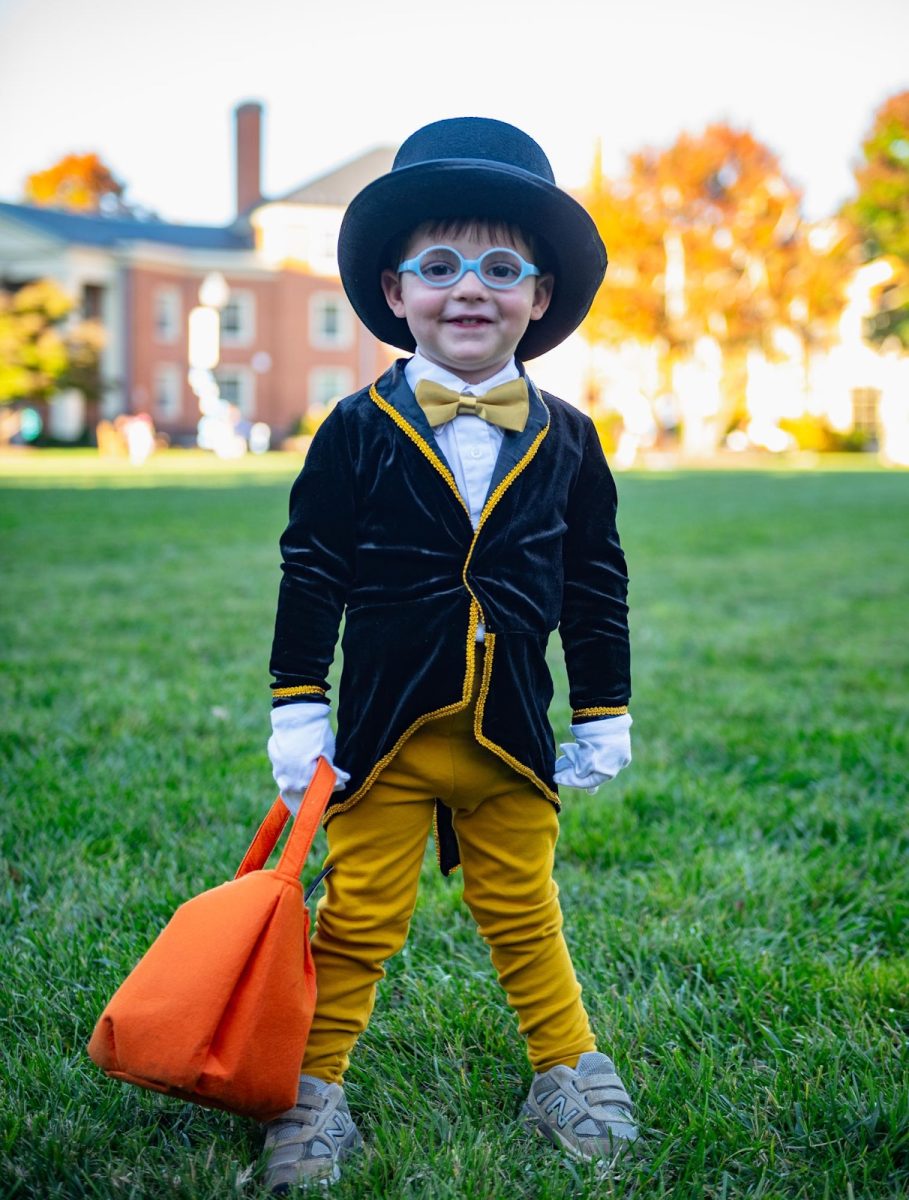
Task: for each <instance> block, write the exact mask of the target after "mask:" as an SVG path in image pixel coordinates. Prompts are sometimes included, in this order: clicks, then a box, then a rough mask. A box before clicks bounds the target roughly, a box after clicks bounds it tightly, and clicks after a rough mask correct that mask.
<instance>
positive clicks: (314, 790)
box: [234, 756, 335, 879]
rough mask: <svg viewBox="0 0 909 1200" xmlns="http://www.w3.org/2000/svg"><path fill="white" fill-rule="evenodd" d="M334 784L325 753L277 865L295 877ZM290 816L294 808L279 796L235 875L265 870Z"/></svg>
mask: <svg viewBox="0 0 909 1200" xmlns="http://www.w3.org/2000/svg"><path fill="white" fill-rule="evenodd" d="M334 787H335V773H334V770H333V769H332V767H331V766H330V764H329V762H328V759H327V758H325V757H324V756H323V757H321V758H320V759H319V761H318V763H317V764H316V770H315V774H314V775H313V777H312V780H311V781H310V784H309V787H308V788H307V789H306V792H305V793H304V795H303V799H302V801H301V802H300V809H299V812H298V813H297V815H296V817H295V819H294V823H293V828H292V829H291V831H290V836H289V837H288V839H287V841H286V843H285V844H284V849H283V850H282V851H281V857H280V859H279V860H278V866H277V868H276V869H277V870H278V871H280V872H281V874H282V875H292V876H293V877H294V879H298V878H299V876H300V872H301V871H302V870H303V864H304V863H305V862H306V856H307V854H308V853H309V848H310V846H311V845H312V841H313V838H314V837H315V836H316V830H317V829H318V827H319V822H320V821H321V819H322V814H323V813H324V812H325V806H326V805H327V804H328V801H329V799H330V798H331V794H332V792H333V791H334ZM289 816H290V810H289V809H288V807H287V805H286V804H285V803H284V801H283V800H282V799H281V797H280V796H279V797H278V798H277V800H275V802H274V804H273V805H272V806H271V808H270V809H269V810H268V813H267V814H266V816H265V820H264V821H263V822H262V824H261V825H260V826H259V828H258V829H257V830H256V836H255V837H254V838H253V840H252V842H251V843H250V847H249V849H248V850H247V851H246V854H245V855H244V856H243V861H242V862H241V863H240V865H239V867H238V868H237V873H236V875H235V876H234V879H239V878H240V877H241V876H242V875H248V874H249V873H250V871H261V870H262V868H263V867H264V866H265V864H266V863H267V862H268V856H269V855H270V854H271V852H272V850H274V848H275V846H276V845H277V843H278V838H279V837H280V836H281V831H282V830H283V828H284V826H285V825H286V824H287V819H288V817H289Z"/></svg>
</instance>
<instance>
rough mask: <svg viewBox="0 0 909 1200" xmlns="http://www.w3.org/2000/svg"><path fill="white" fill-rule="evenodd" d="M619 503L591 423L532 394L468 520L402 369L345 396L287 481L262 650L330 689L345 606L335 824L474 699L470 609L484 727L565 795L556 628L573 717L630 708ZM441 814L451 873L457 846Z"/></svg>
mask: <svg viewBox="0 0 909 1200" xmlns="http://www.w3.org/2000/svg"><path fill="white" fill-rule="evenodd" d="M615 509H616V494H615V487H614V484H613V481H612V477H611V475H610V472H609V468H608V467H607V465H606V461H605V459H604V458H603V453H602V450H601V449H600V445H599V441H598V439H597V436H596V431H595V429H594V427H593V424H592V423H591V421H590V420H589V418H587V417H586V416H584V415H583V414H581V413H579V412H578V411H577V410H575V409H573V408H572V407H571V406H570V405H568V404H565V403H564V402H563V401H561V400H558V399H557V398H556V397H554V396H550V395H548V394H543V393H539V392H538V391H537V390H536V389H534V388H531V409H530V418H529V420H528V423H527V426H526V428H525V430H524V431H523V433H508V432H506V434H505V435H504V438H503V442H502V447H501V450H500V452H499V457H498V460H497V463H496V467H495V471H494V473H493V477H492V481H491V484H490V489H489V493H488V498H487V501H486V504H485V506H484V510H483V515H482V516H481V520H480V525H479V528H478V529H477V531H476V532H475V531H474V529H473V527H472V525H471V522H470V519H469V516H468V513H467V510H466V507H465V505H464V501H463V499H462V498H461V496H460V493H459V492H458V490H457V487H456V485H455V483H454V479H453V477H452V474H451V469H450V467H449V465H448V463H447V462H446V461H445V458H444V456H443V454H442V451H441V449H440V448H439V445H438V443H437V441H436V439H435V437H434V435H433V433H432V430H431V429H430V427H429V425H428V423H427V422H426V419H425V417H424V415H423V413H422V411H421V410H420V408H419V406H418V405H417V403H416V400H415V398H414V395H413V392H412V391H411V389H410V387H409V386H408V384H407V382H406V379H405V378H404V374H403V363H401V362H398V363H396V364H395V365H394V366H393V367H392V368H391V369H390V370H389V371H388V372H387V373H386V374H385V375H383V376H382V378H381V379H379V380H378V381H377V383H376V384H375V385H373V386H371V387H370V388H366V389H363V390H362V391H361V392H358V393H356V394H355V395H353V396H351V397H348V398H347V399H346V400H342V401H341V402H340V404H338V406H337V407H336V408H335V409H334V411H333V412H332V413H331V415H330V416H329V417H328V419H327V420H326V421H325V423H324V424H323V425H322V426H321V428H320V429H319V432H318V433H317V434H316V436H315V438H314V439H313V443H312V446H311V448H310V451H309V454H308V456H307V461H306V465H305V466H304V468H303V471H302V472H301V473H300V476H299V478H298V479H297V482H296V483H295V485H294V488H293V491H292V493H291V503H290V510H291V519H290V523H289V525H288V527H287V530H286V532H285V534H284V537H283V539H282V543H281V547H282V553H283V556H284V576H283V579H282V583H281V589H280V594H279V602H278V613H277V619H276V626H275V640H274V647H273V652H272V660H271V670H272V674H273V675H274V677H275V694H276V697H277V698H278V699H279V700H292V701H297V700H311V701H315V702H320V701H322V700H323V697H324V696H325V693H326V690H327V681H326V676H327V673H328V668H329V666H330V664H331V661H332V657H333V654H334V646H335V641H336V638H337V633H338V627H339V624H340V620H341V614H342V611H343V610H344V607H345V605H346V623H345V630H344V639H343V653H344V672H343V676H342V680H341V688H340V701H339V706H338V744H337V761H338V762H339V763H340V764H341V766H343V767H344V769H345V770H346V771H348V772H349V773H350V775H351V780H350V782H349V783H348V785H347V787H346V789H345V791H344V792H339V793H336V795H335V797H334V799H333V801H332V804H331V805H330V807H329V810H328V813H327V819H328V820H330V819H331V817H332V816H333V815H335V814H336V813H338V812H340V811H343V810H344V809H347V808H349V807H351V806H353V805H354V804H356V803H357V801H358V800H359V799H360V798H361V797H362V796H363V795H364V794H365V792H366V791H367V789H368V787H369V786H370V784H371V783H372V782H373V780H374V779H375V778H376V777H377V775H378V774H379V771H380V770H381V769H382V767H383V766H384V765H386V763H387V762H389V761H390V759H391V757H392V756H393V755H394V753H395V751H396V749H397V748H399V746H400V745H401V744H402V742H403V741H404V740H406V738H407V736H408V735H409V734H411V733H412V732H413V731H414V730H415V729H416V728H418V727H419V726H420V725H421V724H423V723H424V722H425V721H426V720H428V719H430V718H432V717H433V716H441V715H444V714H446V713H450V712H454V711H456V710H458V709H460V708H465V707H466V706H467V703H468V700H469V697H470V694H471V688H472V684H473V674H474V668H475V645H476V642H475V633H476V625H477V622H478V621H480V620H481V619H482V620H483V622H484V624H485V626H486V630H487V634H486V645H487V653H486V661H485V664H484V665H485V677H484V679H483V681H482V685H481V692H480V700H479V704H478V720H477V738H478V740H479V741H480V743H481V744H482V745H486V746H488V747H489V748H490V749H491V750H493V752H494V753H496V754H497V755H498V756H499V757H501V758H503V759H504V761H506V762H508V763H509V764H510V765H511V766H512V767H513V768H514V769H515V770H517V771H518V772H519V773H520V774H522V775H524V776H526V777H527V778H529V779H531V780H532V782H533V783H534V784H535V786H536V787H537V788H539V790H540V791H541V792H542V793H543V794H544V795H545V796H546V797H547V798H548V799H549V800H551V801H552V802H553V803H554V804H556V805H558V795H557V791H556V788H555V784H554V781H553V767H554V762H555V757H554V747H553V736H552V731H551V729H550V726H549V722H548V719H547V715H546V712H547V708H548V706H549V703H550V701H551V699H552V683H551V680H550V677H549V671H548V668H547V666H546V662H545V651H546V643H547V640H548V637H549V634H550V632H551V631H552V630H554V629H555V628H556V627H557V626H558V627H559V629H560V633H561V637H562V642H563V645H564V648H565V656H566V663H567V666H568V674H569V683H570V700H571V705H572V709H573V711H574V718H575V719H576V720H577V719H583V718H584V717H596V716H604V715H610V714H612V713H616V714H617V713H623V712H625V711H626V708H627V704H628V699H629V694H630V683H629V652H628V626H627V607H626V590H627V575H626V570H625V561H624V556H623V554H622V550H621V546H620V544H619V540H618V536H617V534H616V529H615ZM439 816H440V820H439V834H440V841H441V843H442V844H441V845H440V852H441V863H442V867H443V870H444V871H446V873H447V872H448V871H449V870H450V869H451V868H452V867H453V866H454V865H455V863H456V861H457V858H456V854H457V844H456V841H455V840H454V839H453V838H451V837H450V836H448V835H449V832H450V827H449V824H448V821H447V818H446V815H445V814H444V813H443V812H441V811H440V814H439Z"/></svg>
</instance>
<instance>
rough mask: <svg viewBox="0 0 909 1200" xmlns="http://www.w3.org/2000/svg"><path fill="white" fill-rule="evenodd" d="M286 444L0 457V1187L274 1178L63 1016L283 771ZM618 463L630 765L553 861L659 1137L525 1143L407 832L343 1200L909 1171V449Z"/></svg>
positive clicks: (125, 961)
mask: <svg viewBox="0 0 909 1200" xmlns="http://www.w3.org/2000/svg"><path fill="white" fill-rule="evenodd" d="M46 461H47V462H51V460H46ZM72 461H75V460H72ZM281 467H282V460H279V459H278V460H270V461H269V465H268V467H267V469H266V468H265V467H260V468H256V469H254V470H253V471H252V472H246V471H245V470H243V469H240V468H237V467H233V468H222V469H220V470H215V469H212V467H211V462H210V460H209V461H208V462H206V463H205V464H204V465H199V466H198V468H196V467H194V468H193V469H192V471H191V472H190V473H188V474H185V475H184V474H181V473H180V472H179V471H174V470H173V469H171V468H170V467H167V468H166V469H165V468H163V467H156V466H154V465H151V466H150V467H149V468H147V469H146V470H144V471H143V472H139V473H137V472H134V471H132V472H131V471H130V470H127V469H124V470H121V471H119V472H114V473H111V472H110V471H106V470H103V469H102V468H100V467H99V466H98V465H97V463H93V460H90V459H86V461H85V462H84V463H81V464H80V465H78V466H77V467H75V468H73V469H68V468H65V467H64V468H60V469H57V468H53V467H48V468H41V469H40V470H39V469H37V468H35V469H21V468H19V469H17V470H15V471H13V472H9V473H7V474H6V477H5V479H4V480H3V481H2V486H0V556H2V561H3V563H4V567H3V581H4V582H3V615H2V629H0V655H2V658H3V671H2V688H3V692H4V697H3V698H4V705H3V717H2V739H3V742H2V744H3V753H2V761H0V771H2V789H3V790H2V795H3V799H2V834H3V854H4V863H3V865H2V902H0V903H2V908H0V913H2V933H0V936H2V955H3V972H2V982H0V997H2V999H0V1016H2V1062H0V1097H2V1099H0V1196H2V1197H3V1198H4V1200H6V1198H10V1200H12V1198H14V1197H40V1198H41V1200H45V1198H48V1200H50V1198H54V1197H60V1198H67V1200H69V1198H70V1197H74V1198H75V1197H80V1198H81V1197H92V1198H98V1200H105V1198H107V1197H116V1198H120V1197H123V1198H126V1197H132V1198H144V1197H162V1198H163V1197H168V1198H170V1197H195V1198H198V1200H224V1198H225V1197H229V1196H233V1195H237V1194H240V1192H241V1191H242V1194H243V1195H244V1196H247V1197H255V1196H257V1195H261V1194H263V1193H262V1190H261V1173H260V1169H259V1168H258V1166H257V1165H256V1161H257V1154H258V1149H259V1145H260V1140H261V1133H260V1131H259V1129H258V1128H257V1127H256V1126H255V1125H253V1124H251V1123H249V1122H245V1121H242V1120H240V1119H235V1118H231V1117H229V1116H227V1115H225V1114H222V1113H216V1112H212V1111H207V1110H202V1109H197V1108H194V1107H192V1106H189V1105H184V1104H181V1103H179V1102H177V1101H172V1100H168V1099H164V1098H161V1097H158V1096H155V1095H152V1094H150V1093H143V1092H140V1091H139V1090H137V1089H134V1088H130V1087H127V1086H124V1085H121V1084H117V1083H114V1082H111V1081H109V1080H107V1079H105V1078H104V1077H103V1076H102V1075H101V1074H100V1072H98V1071H97V1070H96V1068H94V1066H93V1065H92V1064H91V1063H90V1061H89V1060H88V1058H87V1056H86V1054H85V1044H86V1041H87V1039H88V1037H89V1034H90V1033H91V1029H92V1026H93V1024H94V1021H95V1020H96V1018H97V1016H98V1014H99V1013H100V1011H101V1009H102V1007H103V1006H104V1004H105V1002H106V1001H107V999H108V998H109V996H110V994H111V993H112V992H113V990H114V989H115V988H116V987H117V985H118V984H119V983H120V981H121V979H122V978H123V976H124V975H125V974H126V973H127V972H128V970H129V969H130V968H131V967H132V965H133V963H134V962H135V961H136V959H137V957H138V956H139V955H140V954H141V953H142V952H143V951H144V949H145V948H146V946H147V945H148V943H149V942H150V941H151V939H152V938H153V937H154V935H155V934H156V932H157V931H158V929H159V928H160V927H161V925H162V924H163V923H164V922H165V921H166V919H167V918H168V917H169V915H170V914H171V912H172V911H173V909H174V908H175V907H176V906H177V904H178V903H180V902H181V901H182V900H184V899H185V898H187V897H188V896H189V895H191V894H193V893H195V892H197V891H199V890H201V889H202V888H204V887H207V886H211V885H213V884H215V883H218V882H221V881H222V880H223V879H224V878H226V877H227V876H228V875H229V874H231V873H232V871H233V869H234V867H235V866H236V864H237V862H238V861H239V858H240V855H241V854H242V851H243V850H244V849H245V846H246V844H247V842H248V840H249V837H250V836H251V833H252V831H253V829H254V827H255V825H256V823H257V821H258V819H259V817H260V816H261V814H262V812H263V811H264V809H265V808H266V807H267V805H268V804H269V803H270V802H271V800H272V799H273V795H274V790H273V786H272V783H271V779H270V771H269V767H268V763H267V759H266V756H265V749H264V746H265V740H266V736H267V730H268V674H267V661H268V652H269V646H270V641H271V628H272V621H273V612H274V602H275V595H276V588H277V580H278V568H277V552H276V541H277V537H278V535H279V533H280V530H281V528H282V524H283V520H284V514H285V511H286V496H287V487H288V485H289V482H290V474H289V473H288V472H289V471H290V470H291V469H292V467H291V466H289V465H286V469H281ZM100 484H103V485H104V486H98V485H100ZM619 489H620V496H621V511H620V518H621V530H622V534H623V540H624V542H625V545H626V549H627V552H628V557H629V563H630V570H631V579H632V591H631V602H632V617H633V630H632V634H633V648H634V679H635V695H634V701H633V704H632V712H633V714H634V718H635V726H634V738H635V741H634V745H635V761H634V764H633V766H632V767H631V768H630V769H629V770H627V771H625V772H623V774H622V775H621V776H620V778H619V779H618V780H616V781H615V782H614V783H612V784H610V785H609V786H608V787H607V788H605V789H603V791H602V792H601V794H600V795H598V796H587V795H586V794H582V793H573V792H567V793H565V795H564V808H563V818H562V838H561V841H560V845H559V850H560V857H559V861H558V866H557V874H558V880H559V883H560V886H561V890H562V899H563V905H564V909H565V917H566V926H567V932H568V938H569V942H570V945H571V947H572V949H573V954H574V958H575V964H576V967H577V970H578V974H579V976H580V978H581V981H582V983H583V985H584V989H585V996H586V999H587V1003H588V1006H589V1009H590V1011H591V1015H592V1018H593V1020H594V1023H595V1027H596V1028H597V1030H598V1032H599V1035H600V1039H601V1046H602V1047H603V1048H605V1049H609V1050H611V1051H612V1053H613V1054H614V1056H615V1058H616V1061H617V1064H618V1067H619V1070H620V1072H621V1073H622V1075H623V1077H624V1078H625V1081H626V1083H628V1085H629V1087H630V1089H631V1090H632V1092H633V1094H634V1095H635V1097H636V1099H637V1102H638V1106H639V1113H640V1116H641V1119H642V1123H643V1125H644V1127H645V1130H646V1147H645V1150H644V1152H643V1153H642V1156H641V1159H640V1161H639V1163H638V1164H637V1165H636V1166H635V1167H634V1168H632V1169H630V1170H629V1171H628V1172H627V1173H626V1174H625V1175H624V1176H623V1177H622V1178H620V1179H618V1180H616V1181H613V1182H612V1183H609V1184H606V1183H603V1182H597V1181H596V1179H595V1178H594V1176H593V1174H592V1173H591V1172H590V1171H587V1170H585V1169H580V1168H578V1167H576V1166H573V1165H571V1164H568V1163H566V1162H563V1161H561V1160H560V1159H559V1158H558V1156H557V1155H556V1154H555V1153H554V1152H553V1151H551V1150H550V1149H549V1148H548V1147H547V1146H546V1145H545V1144H543V1143H542V1142H539V1143H537V1142H535V1141H532V1140H530V1139H528V1138H527V1137H526V1136H525V1134H524V1133H523V1131H522V1129H521V1127H520V1124H519V1123H518V1121H517V1119H516V1115H517V1112H518V1109H519V1107H520V1103H521V1101H522V1099H523V1096H524V1093H525V1091H526V1088H527V1086H528V1083H529V1078H530V1076H529V1068H528V1065H527V1062H526V1059H525V1057H524V1053H523V1049H522V1046H521V1043H520V1039H519V1037H518V1034H517V1031H516V1022H515V1019H514V1017H513V1016H512V1014H511V1013H510V1011H509V1010H508V1009H507V1007H506V1005H505V1004H504V1001H503V998H502V995H501V994H500V991H499V989H498V985H497V984H496V982H495V979H494V977H493V974H492V970H491V967H490V964H489V961H488V954H487V950H486V948H485V946H484V945H483V943H482V942H481V941H480V939H479V937H478V935H477V933H476V930H475V928H474V927H473V924H472V922H471V920H470V917H469V914H468V913H467V911H466V909H465V908H464V907H463V906H462V904H461V903H460V899H459V896H460V889H461V884H460V881H459V879H458V878H457V877H454V878H453V879H451V880H448V881H446V880H443V879H442V878H441V877H440V876H438V874H437V871H436V868H435V866H434V861H433V857H432V855H431V854H430V855H429V856H428V857H427V863H426V867H425V871H424V879H423V888H422V893H421V900H420V905H419V908H418V910H417V914H416V917H415V921H414V926H413V929H412V933H411V937H410V941H409V943H408V946H407V948H406V950H405V951H404V953H403V954H402V955H400V956H399V957H398V958H397V959H394V960H392V962H391V963H390V964H389V969H388V977H387V979H386V980H385V982H384V984H383V985H382V986H381V988H380V993H379V1001H378V1004H377V1007H376V1012H375V1016H374V1018H373V1021H372V1023H371V1025H370V1027H369V1030H368V1031H367V1034H366V1036H365V1037H364V1038H363V1040H362V1042H361V1043H360V1046H359V1048H358V1050H357V1053H356V1055H355V1057H354V1060H353V1064H352V1067H351V1071H350V1074H349V1076H348V1092H349V1097H350V1102H351V1107H352V1109H353V1110H354V1113H355V1115H356V1117H357V1120H358V1122H359V1124H360V1126H361V1129H362V1131H363V1133H364V1135H365V1137H366V1139H367V1144H368V1151H367V1153H366V1154H365V1155H364V1156H363V1157H362V1158H361V1159H360V1160H359V1161H357V1163H356V1164H355V1165H351V1166H350V1168H349V1169H348V1171H347V1172H346V1173H345V1176H344V1179H343V1180H342V1182H341V1184H339V1185H338V1187H337V1188H336V1189H335V1190H334V1191H333V1193H332V1194H333V1195H334V1196H337V1197H338V1200H345V1198H347V1197H373V1196H389V1197H425V1198H427V1200H429V1198H432V1200H435V1198H449V1197H451V1198H454V1197H469V1198H481V1197H482V1198H484V1200H486V1198H489V1200H493V1198H495V1200H499V1198H506V1200H507V1198H511V1197H521V1198H525V1197H526V1198H527V1200H531V1198H532V1200H545V1198H555V1197H563V1196H572V1197H586V1196H606V1195H610V1196H617V1197H619V1196H629V1195H631V1194H632V1193H634V1194H635V1195H636V1196H638V1197H642V1198H647V1200H649V1198H651V1197H655V1198H658V1197H670V1196H671V1197H691V1198H692V1200H695V1198H701V1197H706V1198H713V1197H717V1198H720V1197H767V1198H769V1197H787V1198H790V1197H791V1198H795V1197H804V1198H811V1197H829V1198H830V1200H840V1198H851V1197H854V1198H856V1200H859V1198H861V1200H872V1198H883V1197H900V1196H906V1195H907V1194H909V1049H907V1047H909V1012H907V1008H909V959H907V942H909V834H907V826H909V821H907V808H906V781H905V776H906V763H907V741H909V738H907V693H909V637H907V621H906V614H907V596H909V558H907V543H909V539H907V531H909V520H907V517H909V475H907V474H898V473H888V472H883V471H876V470H868V471H861V470H850V471H848V472H839V471H828V472H824V473H814V474H812V473H799V472H790V473H786V472H769V471H768V472H752V473H743V474H732V473H701V474H673V473H667V474H662V475H650V476H642V475H630V476H624V477H622V478H620V480H619ZM557 645H558V644H557V642H554V644H553V647H552V651H553V653H552V665H553V669H554V672H555V674H556V680H557V696H556V702H555V704H554V706H553V710H552V718H553V723H554V726H555V728H556V731H557V733H558V734H559V735H560V736H562V737H563V738H564V734H565V733H566V730H567V722H568V718H569V711H568V703H567V686H566V683H565V679H564V670H563V668H562V665H561V662H560V659H559V655H558V653H557ZM322 838H323V835H321V834H320V835H319V842H318V844H317V847H316V850H315V851H314V854H313V857H312V860H311V862H310V864H309V868H308V872H313V873H314V871H315V869H316V866H317V859H318V856H319V852H320V851H321V849H322V847H323V845H324V843H323V840H322Z"/></svg>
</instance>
